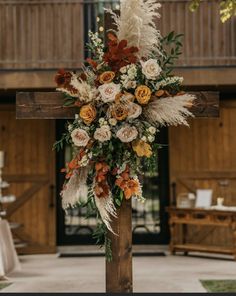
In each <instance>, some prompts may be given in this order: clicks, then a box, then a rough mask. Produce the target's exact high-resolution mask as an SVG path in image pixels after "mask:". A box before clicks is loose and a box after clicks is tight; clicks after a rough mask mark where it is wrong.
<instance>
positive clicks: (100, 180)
mask: <svg viewBox="0 0 236 296" xmlns="http://www.w3.org/2000/svg"><path fill="white" fill-rule="evenodd" d="M109 169H110V168H109V166H108V165H107V164H106V163H105V162H98V163H96V165H95V170H96V176H95V183H96V184H95V186H94V191H95V194H96V196H97V197H98V198H106V197H108V196H109V192H110V187H109V185H108V183H107V174H108V172H109Z"/></svg>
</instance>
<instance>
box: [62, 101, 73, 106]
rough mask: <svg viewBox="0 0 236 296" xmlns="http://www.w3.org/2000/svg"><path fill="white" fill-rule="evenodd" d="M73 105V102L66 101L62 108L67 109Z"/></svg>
mask: <svg viewBox="0 0 236 296" xmlns="http://www.w3.org/2000/svg"><path fill="white" fill-rule="evenodd" d="M74 103H75V100H67V101H66V102H65V103H64V104H63V106H65V107H69V106H72V105H74Z"/></svg>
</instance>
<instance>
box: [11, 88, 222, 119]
mask: <svg viewBox="0 0 236 296" xmlns="http://www.w3.org/2000/svg"><path fill="white" fill-rule="evenodd" d="M192 94H194V95H195V96H196V100H195V101H194V105H193V107H192V108H191V109H190V111H192V112H193V114H194V115H195V116H196V117H218V116H219V93H218V92H193V93H192ZM63 103H64V96H63V94H62V93H60V92H19V93H17V95H16V117H17V118H18V119H23V118H31V119H37V118H44V119H62V118H64V119H72V118H74V115H75V114H76V112H78V110H79V109H78V108H75V107H63Z"/></svg>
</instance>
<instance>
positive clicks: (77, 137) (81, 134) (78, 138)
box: [71, 128, 90, 147]
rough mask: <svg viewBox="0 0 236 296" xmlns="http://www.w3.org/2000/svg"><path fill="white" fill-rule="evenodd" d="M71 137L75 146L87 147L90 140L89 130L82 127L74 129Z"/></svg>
mask: <svg viewBox="0 0 236 296" xmlns="http://www.w3.org/2000/svg"><path fill="white" fill-rule="evenodd" d="M71 138H72V141H73V143H74V144H75V146H78V147H85V146H86V145H87V144H88V142H89V140H90V138H89V135H88V134H87V132H86V131H85V130H82V129H80V128H77V129H75V130H73V132H72V133H71Z"/></svg>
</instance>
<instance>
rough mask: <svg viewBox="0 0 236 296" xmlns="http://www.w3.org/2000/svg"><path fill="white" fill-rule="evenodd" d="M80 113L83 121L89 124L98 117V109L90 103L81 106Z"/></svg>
mask: <svg viewBox="0 0 236 296" xmlns="http://www.w3.org/2000/svg"><path fill="white" fill-rule="evenodd" d="M79 115H80V117H81V119H82V120H83V122H84V123H85V124H88V125H89V124H91V123H92V122H93V121H94V119H95V118H96V115H97V111H96V108H95V107H94V106H93V105H91V104H88V105H84V106H83V107H81V109H80V113H79Z"/></svg>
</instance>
